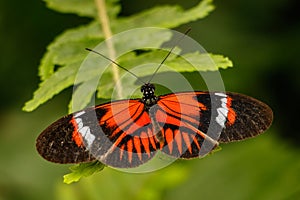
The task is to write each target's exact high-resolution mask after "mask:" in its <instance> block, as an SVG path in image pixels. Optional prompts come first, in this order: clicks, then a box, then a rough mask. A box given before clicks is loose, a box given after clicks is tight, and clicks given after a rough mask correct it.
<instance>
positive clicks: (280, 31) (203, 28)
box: [0, 0, 300, 200]
mask: <svg viewBox="0 0 300 200" xmlns="http://www.w3.org/2000/svg"><path fill="white" fill-rule="evenodd" d="M170 2H171V3H175V1H170V0H168V1H167V0H163V1H133V0H127V1H122V6H123V9H122V12H121V15H130V14H132V13H135V12H138V11H141V10H143V9H147V8H148V7H150V6H153V5H157V4H162V3H170ZM176 2H177V3H181V5H183V6H184V7H189V6H192V5H195V4H196V3H197V2H198V1H194V0H190V1H185V2H184V3H183V2H182V1H179V0H177V1H176ZM215 5H216V10H215V11H214V12H213V13H212V14H211V15H210V16H209V17H207V18H205V19H204V20H202V21H197V22H194V23H191V24H189V26H191V27H192V32H191V33H190V36H191V37H192V38H194V39H195V40H197V41H198V42H199V43H200V44H202V45H203V46H204V48H206V50H207V51H209V52H213V53H219V54H223V55H226V56H228V57H229V58H231V60H233V62H234V68H232V69H227V70H223V71H222V72H221V73H222V75H223V80H224V83H225V85H226V89H227V90H229V91H235V92H241V93H244V94H248V95H250V96H253V97H256V98H258V99H261V100H263V101H265V102H266V103H267V104H269V105H270V106H271V107H272V108H273V110H274V115H275V118H274V123H273V126H272V127H271V129H270V130H268V131H267V133H265V134H263V135H261V136H259V137H257V138H254V139H251V140H247V141H243V142H238V143H233V144H227V145H222V148H223V149H222V151H220V152H217V153H215V154H213V155H212V156H208V157H206V158H204V159H201V160H199V159H195V160H192V161H178V162H176V163H174V164H173V165H171V166H169V167H167V168H165V169H163V170H160V171H157V172H154V173H148V174H126V173H121V172H118V171H115V170H112V169H109V168H106V169H104V171H102V172H101V173H98V174H96V175H94V176H92V177H90V178H85V179H83V180H81V181H80V182H79V183H76V184H72V185H66V184H63V183H62V176H63V175H64V174H65V173H68V172H69V170H68V166H63V165H57V164H52V163H49V162H47V161H45V160H43V159H42V158H41V157H40V156H39V155H38V154H37V152H36V150H35V138H36V137H37V135H38V134H39V133H40V132H41V131H42V130H43V129H44V128H45V127H46V126H47V125H49V124H50V123H51V122H53V121H54V120H56V119H57V118H59V117H61V116H62V115H64V114H66V113H67V104H68V101H69V98H70V94H71V89H70V90H67V91H64V92H63V93H62V94H60V95H58V96H56V97H55V98H54V99H53V100H52V101H50V102H48V103H46V104H45V105H43V106H41V107H40V108H38V109H37V110H36V111H34V112H32V113H24V112H22V111H21V108H22V106H23V104H24V102H25V101H27V100H29V99H30V98H31V97H32V92H33V91H34V90H35V89H36V88H37V86H38V83H39V79H38V77H37V66H38V65H39V60H40V58H41V57H42V55H43V54H44V52H45V48H46V46H47V44H49V43H50V42H51V41H52V40H53V39H54V37H55V36H56V35H57V34H59V33H61V32H62V31H63V30H65V29H67V28H70V27H75V26H77V25H80V24H84V23H87V22H88V21H89V19H86V18H79V17H77V16H75V15H67V14H60V13H56V12H54V11H51V10H49V9H47V8H46V7H45V4H44V3H43V2H42V1H40V0H34V1H1V2H0V30H1V31H0V44H1V50H0V51H1V52H0V85H1V98H0V107H1V109H0V125H1V126H0V127H1V128H0V162H1V165H0V200H4V199H5V200H6V199H30V200H34V199H44V200H47V199H64V200H66V199H86V200H88V199H300V157H299V153H300V146H299V142H300V131H299V128H298V124H299V112H300V109H299V105H298V104H299V102H300V101H299V99H300V95H299V86H300V78H299V75H300V73H299V72H300V65H299V61H298V54H299V53H300V37H299V35H300V13H299V12H298V9H299V7H300V4H299V1H297V0H276V1H271V0H269V1H268V0H263V1H261V0H252V1H238V0H227V1H220V0H218V1H216V2H215ZM178 30H180V31H182V30H183V29H180V28H178Z"/></svg>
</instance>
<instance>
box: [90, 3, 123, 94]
mask: <svg viewBox="0 0 300 200" xmlns="http://www.w3.org/2000/svg"><path fill="white" fill-rule="evenodd" d="M95 3H96V6H97V10H98V18H99V21H100V22H101V26H102V30H103V34H104V37H105V40H106V41H105V42H106V45H107V48H108V55H109V58H110V59H112V60H115V59H116V50H115V48H114V44H113V43H112V40H110V38H111V37H112V31H111V29H110V22H109V18H108V15H107V11H106V5H105V0H95ZM112 70H113V79H114V82H115V83H116V90H117V97H118V98H123V94H122V85H121V82H120V81H119V79H120V74H119V69H118V67H117V65H115V64H113V63H112Z"/></svg>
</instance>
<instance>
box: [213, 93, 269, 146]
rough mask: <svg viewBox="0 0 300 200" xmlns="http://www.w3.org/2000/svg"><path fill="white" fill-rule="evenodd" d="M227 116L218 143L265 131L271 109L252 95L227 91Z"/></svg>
mask: <svg viewBox="0 0 300 200" xmlns="http://www.w3.org/2000/svg"><path fill="white" fill-rule="evenodd" d="M226 95H227V97H226V98H227V107H228V116H227V119H226V124H225V125H226V127H225V128H224V129H223V130H222V133H221V136H220V138H219V140H218V141H219V142H220V143H226V142H233V141H239V140H244V139H247V138H251V137H255V136H257V135H259V134H261V133H263V132H264V131H266V130H267V129H268V128H269V127H270V126H271V123H272V121H273V112H272V109H271V108H270V107H269V106H268V105H266V104H265V103H263V102H261V101H259V100H257V99H254V98H252V97H249V96H246V95H243V94H238V93H232V92H227V93H226Z"/></svg>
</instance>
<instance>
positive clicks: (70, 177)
mask: <svg viewBox="0 0 300 200" xmlns="http://www.w3.org/2000/svg"><path fill="white" fill-rule="evenodd" d="M104 167H105V165H104V164H103V163H101V162H99V161H94V162H88V163H80V164H77V165H74V166H72V167H70V170H71V171H72V172H71V173H69V174H66V175H64V183H67V184H70V183H74V182H78V181H79V180H80V179H81V178H82V177H88V176H91V175H92V174H94V173H96V172H99V171H102V170H103V169H104Z"/></svg>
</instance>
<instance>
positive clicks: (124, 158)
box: [36, 49, 273, 168]
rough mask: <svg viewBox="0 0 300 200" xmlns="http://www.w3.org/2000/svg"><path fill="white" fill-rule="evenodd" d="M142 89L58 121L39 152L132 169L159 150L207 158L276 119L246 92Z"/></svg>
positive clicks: (41, 138)
mask: <svg viewBox="0 0 300 200" xmlns="http://www.w3.org/2000/svg"><path fill="white" fill-rule="evenodd" d="M88 50H89V51H93V50H91V49H88ZM171 51H172V50H171ZM171 51H170V52H169V54H170V53H171ZM96 53H98V52H96ZM98 54H100V53H98ZM169 54H168V55H169ZM100 55H101V56H103V55H102V54H100ZM168 55H167V56H166V58H167V57H168ZM104 57H105V56H104ZM166 58H165V59H166ZM107 59H109V58H107ZM165 59H164V60H165ZM109 60H110V59H109ZM164 60H163V62H164ZM111 61H112V60H111ZM112 62H113V63H115V64H116V65H118V63H116V62H114V61H112ZM163 62H162V63H163ZM162 63H161V64H162ZM118 66H119V65H118ZM119 67H121V68H123V67H122V66H119ZM159 67H160V66H159ZM123 69H124V68H123ZM125 70H126V69H125ZM129 72H130V71H129ZM156 72H157V70H156V71H155V73H156ZM130 73H131V72H130ZM133 75H134V74H133ZM134 76H135V75H134ZM141 92H142V94H143V96H142V98H138V99H125V100H117V101H112V102H108V103H104V104H100V105H97V106H94V107H91V108H87V109H84V110H81V111H78V112H75V113H72V114H69V115H67V116H65V117H62V118H60V119H58V120H57V121H56V122H54V123H53V124H51V125H50V126H49V127H48V128H46V129H45V130H44V131H43V132H42V133H41V134H40V135H39V136H38V138H37V141H36V148H37V151H38V152H39V154H40V155H41V156H42V157H43V158H45V159H46V160H48V161H51V162H55V163H81V162H90V161H94V160H99V161H100V162H102V163H104V164H106V165H109V166H112V167H119V168H131V167H137V166H139V165H141V164H143V163H146V162H147V161H149V160H150V159H152V158H153V157H154V155H155V154H156V152H157V151H161V152H163V153H165V154H166V155H169V156H171V157H175V158H184V159H190V158H197V157H199V156H203V155H205V154H207V153H209V152H211V151H212V150H213V149H214V148H216V147H217V146H218V145H219V143H227V142H233V141H239V140H244V139H247V138H251V137H254V136H257V135H259V134H261V133H263V132H264V131H266V130H267V129H268V128H269V126H270V125H271V123H272V120H273V113H272V110H271V109H270V108H269V107H268V106H267V105H266V104H264V103H262V102H260V101H258V100H256V99H254V98H252V97H249V96H246V95H243V94H238V93H232V92H206V91H191V92H177V93H170V94H166V95H161V96H156V95H155V93H154V92H155V86H154V85H153V84H151V83H150V81H149V82H147V83H144V85H143V86H142V87H141ZM208 132H210V134H208ZM205 142H206V145H204V143H205ZM201 151H202V153H201Z"/></svg>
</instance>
